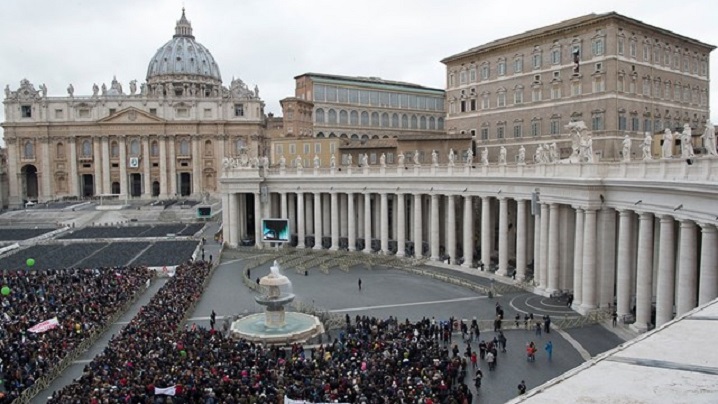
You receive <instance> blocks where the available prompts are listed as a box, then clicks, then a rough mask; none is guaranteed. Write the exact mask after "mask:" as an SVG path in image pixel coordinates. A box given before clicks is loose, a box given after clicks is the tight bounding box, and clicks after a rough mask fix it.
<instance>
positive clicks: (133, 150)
mask: <svg viewBox="0 0 718 404" xmlns="http://www.w3.org/2000/svg"><path fill="white" fill-rule="evenodd" d="M139 155H140V141H139V140H137V139H132V141H131V142H130V156H139Z"/></svg>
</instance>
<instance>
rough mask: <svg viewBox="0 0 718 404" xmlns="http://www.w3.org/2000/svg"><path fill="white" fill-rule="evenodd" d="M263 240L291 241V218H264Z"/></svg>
mask: <svg viewBox="0 0 718 404" xmlns="http://www.w3.org/2000/svg"><path fill="white" fill-rule="evenodd" d="M262 240H263V241H269V242H278V243H285V242H289V220H287V219H262Z"/></svg>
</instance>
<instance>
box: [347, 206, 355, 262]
mask: <svg viewBox="0 0 718 404" xmlns="http://www.w3.org/2000/svg"><path fill="white" fill-rule="evenodd" d="M347 228H348V230H347V243H348V244H349V251H356V249H357V247H356V246H357V216H356V212H355V206H354V193H353V192H349V193H348V194H347Z"/></svg>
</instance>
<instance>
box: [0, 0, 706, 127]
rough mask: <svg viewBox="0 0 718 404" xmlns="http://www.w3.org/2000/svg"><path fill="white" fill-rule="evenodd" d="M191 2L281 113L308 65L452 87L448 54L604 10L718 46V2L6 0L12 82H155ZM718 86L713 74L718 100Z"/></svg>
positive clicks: (201, 33) (3, 62) (4, 42)
mask: <svg viewBox="0 0 718 404" xmlns="http://www.w3.org/2000/svg"><path fill="white" fill-rule="evenodd" d="M183 5H184V7H185V8H186V13H187V18H188V19H189V20H190V21H191V22H192V28H193V30H194V35H195V38H196V40H197V41H198V42H200V43H201V44H203V45H204V46H205V47H207V48H208V49H209V50H210V52H211V53H212V55H213V56H214V58H215V60H216V61H217V63H218V64H219V68H220V71H221V73H222V80H223V81H224V83H225V85H228V84H229V82H230V81H231V79H232V77H240V78H242V80H244V81H245V82H246V83H247V84H249V85H250V88H251V87H253V86H254V84H257V85H258V86H259V88H260V96H261V98H262V99H263V100H264V101H265V102H266V104H267V108H266V112H274V113H275V114H276V115H280V114H281V108H280V106H279V100H280V99H282V98H284V97H287V96H290V95H293V93H294V80H293V77H294V76H296V75H299V74H302V73H305V72H320V73H330V74H342V75H356V76H378V77H382V78H384V79H390V80H399V81H408V82H413V83H417V84H421V85H425V86H429V87H436V88H444V83H445V80H444V76H445V71H444V65H443V64H441V63H440V62H439V61H440V60H441V59H442V58H444V57H446V56H449V55H452V54H455V53H458V52H461V51H464V50H466V49H468V48H471V47H474V46H477V45H481V44H483V43H486V42H489V41H492V40H494V39H498V38H502V37H506V36H509V35H513V34H517V33H520V32H523V31H526V30H529V29H533V28H538V27H541V26H545V25H548V24H552V23H556V22H559V21H562V20H565V19H568V18H572V17H577V16H580V15H584V14H589V13H592V12H595V13H604V12H608V11H617V12H619V13H621V14H624V15H627V16H629V17H632V18H635V19H638V20H641V21H643V22H645V23H648V24H652V25H656V26H659V27H662V28H666V29H669V30H671V31H674V32H676V33H678V34H681V35H685V36H688V37H692V38H695V39H698V40H700V41H702V42H706V43H709V44H713V45H718V2H716V0H680V1H677V0H650V1H648V0H640V1H639V0H621V1H616V0H604V1H595V0H594V1H584V0H544V1H540V0H513V1H507V0H500V1H488V0H471V1H469V0H464V1H460V0H404V1H398V0H381V1H379V0H362V1H339V0H304V1H301V0H241V1H238V0H184V1H183V0H152V1H148V0H123V1H105V0H102V1H100V0H62V1H56V0H3V1H2V4H1V5H0V85H2V87H3V88H4V87H5V85H6V84H10V87H11V88H12V89H13V90H15V89H17V87H18V86H19V83H20V80H21V79H23V78H27V79H28V80H30V82H31V83H33V84H34V85H35V86H36V88H37V86H38V85H40V84H41V83H45V84H46V85H47V88H48V95H50V96H64V95H66V94H67V93H66V88H67V86H68V84H69V83H72V84H73V85H74V87H75V95H89V94H91V93H92V91H91V88H92V83H98V85H99V84H100V83H103V82H104V83H107V84H108V87H109V83H110V81H111V80H112V76H113V75H116V76H117V79H118V80H119V81H120V82H121V83H122V84H123V86H124V88H128V84H127V83H129V81H130V80H133V79H136V80H138V81H139V82H143V81H144V80H145V75H146V73H147V65H148V63H149V60H150V58H151V57H152V56H153V55H154V54H155V52H156V51H157V49H158V48H159V47H160V46H162V45H163V44H164V43H165V42H167V41H168V40H170V39H171V38H172V35H173V34H174V26H175V22H176V20H178V19H179V17H180V15H181V10H182V7H183ZM715 53H716V52H715V51H714V52H713V55H712V57H711V59H712V60H711V62H712V63H711V76H712V77H716V73H718V63H716V62H715ZM717 90H718V80H713V82H712V83H711V92H710V93H711V105H717V104H716V102H718V98H717V97H718V91H717ZM0 94H2V93H0ZM0 96H2V97H4V94H2V95H0ZM711 112H712V113H711V117H712V121H713V122H714V123H716V122H718V113H716V108H713V109H712V111H711ZM2 120H4V111H0V121H2Z"/></svg>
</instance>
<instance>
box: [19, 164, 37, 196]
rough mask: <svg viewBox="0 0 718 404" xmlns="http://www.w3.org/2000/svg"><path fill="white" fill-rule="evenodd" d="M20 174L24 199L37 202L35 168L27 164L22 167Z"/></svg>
mask: <svg viewBox="0 0 718 404" xmlns="http://www.w3.org/2000/svg"><path fill="white" fill-rule="evenodd" d="M20 173H21V174H22V190H23V196H24V198H25V199H27V200H30V201H33V200H34V201H37V199H38V187H37V167H35V166H34V165H32V164H28V165H26V166H23V168H22V169H21V170H20Z"/></svg>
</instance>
